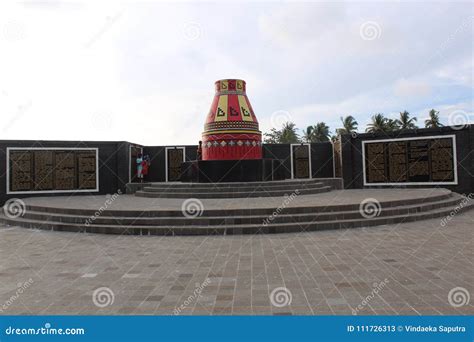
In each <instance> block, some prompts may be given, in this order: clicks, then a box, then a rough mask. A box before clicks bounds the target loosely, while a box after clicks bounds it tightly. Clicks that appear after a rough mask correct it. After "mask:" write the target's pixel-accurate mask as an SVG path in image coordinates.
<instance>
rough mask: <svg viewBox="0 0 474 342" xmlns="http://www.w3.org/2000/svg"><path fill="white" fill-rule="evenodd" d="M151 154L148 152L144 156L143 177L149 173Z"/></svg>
mask: <svg viewBox="0 0 474 342" xmlns="http://www.w3.org/2000/svg"><path fill="white" fill-rule="evenodd" d="M150 164H151V162H150V156H149V155H148V154H146V155H145V156H144V157H143V161H142V175H143V177H142V179H145V178H146V176H147V175H148V168H149V167H150Z"/></svg>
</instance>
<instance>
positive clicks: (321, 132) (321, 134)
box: [312, 122, 331, 142]
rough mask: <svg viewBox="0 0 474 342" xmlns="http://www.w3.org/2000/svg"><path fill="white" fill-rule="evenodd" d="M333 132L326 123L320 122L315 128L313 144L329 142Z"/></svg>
mask: <svg viewBox="0 0 474 342" xmlns="http://www.w3.org/2000/svg"><path fill="white" fill-rule="evenodd" d="M330 137H331V132H330V131H329V127H328V125H326V123H324V122H318V123H317V124H316V125H314V126H313V140H312V141H313V142H323V141H329V140H330Z"/></svg>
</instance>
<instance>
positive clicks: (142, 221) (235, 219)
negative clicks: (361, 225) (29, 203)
mask: <svg viewBox="0 0 474 342" xmlns="http://www.w3.org/2000/svg"><path fill="white" fill-rule="evenodd" d="M461 200H462V196H460V195H457V194H456V195H454V196H452V197H450V198H448V199H444V200H441V201H435V202H428V203H417V204H412V205H403V206H396V207H386V208H381V209H380V212H379V213H378V215H377V216H378V217H386V216H394V215H409V214H413V213H419V212H424V211H429V210H434V209H437V208H444V207H448V206H453V205H456V204H457V203H458V202H459V201H461ZM276 210H277V209H275V210H274V211H273V212H272V214H273V213H275V214H276V213H277V212H276ZM363 217H364V216H363V215H362V213H361V211H360V210H351V211H331V212H323V213H317V212H310V213H299V214H287V213H286V212H285V209H283V210H282V211H280V212H279V213H278V214H277V215H235V216H210V217H202V216H197V217H186V216H184V215H183V214H182V215H181V217H176V216H168V217H167V216H163V217H142V216H138V217H126V216H112V217H111V216H99V217H94V219H91V216H85V215H72V214H63V213H47V212H42V211H31V210H27V211H26V212H25V214H24V215H23V218H24V219H29V220H36V221H45V222H63V223H73V224H85V223H86V222H88V221H89V223H93V224H94V225H122V226H155V227H156V226H185V225H193V226H219V225H229V224H230V225H240V224H263V223H264V222H267V221H268V222H270V221H271V222H272V223H292V222H293V223H297V222H309V221H335V220H347V219H359V218H363Z"/></svg>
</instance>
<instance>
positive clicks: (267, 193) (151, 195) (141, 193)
mask: <svg viewBox="0 0 474 342" xmlns="http://www.w3.org/2000/svg"><path fill="white" fill-rule="evenodd" d="M328 191H331V187H330V186H321V187H320V186H318V187H315V188H309V189H299V191H298V192H299V194H298V195H310V194H320V193H323V192H328ZM294 192H295V190H272V191H252V192H249V191H242V192H237V191H235V192H212V191H209V192H195V191H193V192H182V193H180V192H174V191H172V190H170V191H168V192H150V191H137V192H136V193H135V196H138V197H147V198H248V197H280V196H289V195H291V194H292V193H294Z"/></svg>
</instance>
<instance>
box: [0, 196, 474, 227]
mask: <svg viewBox="0 0 474 342" xmlns="http://www.w3.org/2000/svg"><path fill="white" fill-rule="evenodd" d="M198 188H199V187H198ZM282 191H283V190H282ZM223 193H227V192H226V191H223ZM79 197H80V198H77V197H74V198H66V197H64V199H61V198H59V197H57V198H54V199H53V198H28V199H25V201H24V202H25V205H26V207H25V211H24V213H23V215H22V216H20V217H17V218H9V217H7V216H5V215H4V213H3V212H2V213H1V214H0V222H3V223H5V224H7V225H13V226H22V227H28V228H38V229H46V230H54V231H69V232H88V233H103V234H126V235H233V234H265V233H289V232H303V231H316V230H323V229H341V228H355V227H368V226H377V225H385V224H397V223H402V222H410V221H417V220H424V219H431V218H436V217H438V218H443V217H447V216H449V215H450V214H451V213H453V212H455V213H456V214H459V213H460V212H462V211H465V210H467V209H470V208H472V207H473V203H471V202H473V201H468V200H467V198H466V197H463V196H461V195H459V194H456V193H453V192H451V191H449V190H446V189H420V190H418V189H417V190H414V189H413V191H412V190H335V191H331V192H328V193H323V194H317V195H298V196H297V197H295V198H294V199H293V200H292V201H290V202H291V203H288V205H287V206H283V205H282V204H283V203H284V197H278V198H275V197H273V198H248V199H245V200H242V199H239V198H237V199H216V200H214V199H207V200H206V199H203V200H198V199H195V198H193V199H186V200H182V199H162V198H157V199H148V198H138V197H135V196H133V195H121V196H120V198H119V199H118V200H117V203H114V205H113V206H111V207H110V208H108V209H107V210H104V211H102V212H101V214H100V215H99V216H97V217H96V218H95V219H94V220H92V221H91V220H90V218H91V217H92V216H94V215H95V214H96V213H97V207H96V205H98V204H97V203H103V200H104V198H105V196H102V198H95V200H96V203H91V201H92V199H91V200H89V201H88V199H87V198H86V197H87V196H79ZM370 197H374V198H379V199H380V200H378V201H377V203H378V204H377V207H376V212H375V214H374V212H368V213H367V212H364V210H363V209H362V207H361V204H362V203H363V201H362V200H363V199H366V198H370ZM286 199H288V197H286ZM189 200H191V201H194V204H193V205H195V206H196V205H197V208H196V207H195V209H197V210H195V211H192V210H191V211H190V212H185V211H184V210H183V209H182V208H183V206H184V205H185V203H187V201H189ZM68 201H71V202H68ZM74 201H75V202H74ZM81 201H83V202H81ZM101 201H102V202H101ZM77 203H83V205H82V206H80V205H76V204H77ZM199 206H200V207H199ZM88 220H89V221H88ZM440 222H441V219H440Z"/></svg>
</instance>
